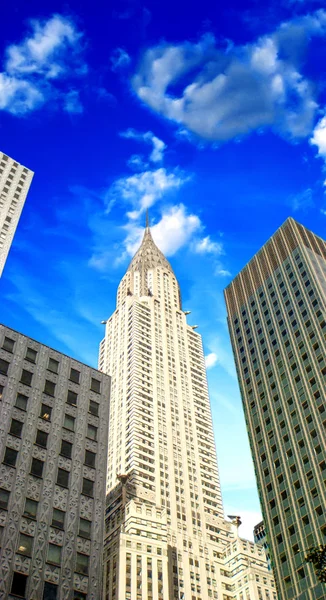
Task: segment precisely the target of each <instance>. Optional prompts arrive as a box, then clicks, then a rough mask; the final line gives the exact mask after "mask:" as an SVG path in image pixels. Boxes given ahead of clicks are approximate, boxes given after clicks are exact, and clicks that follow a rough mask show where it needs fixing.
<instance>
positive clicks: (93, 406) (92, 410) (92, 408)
mask: <svg viewBox="0 0 326 600" xmlns="http://www.w3.org/2000/svg"><path fill="white" fill-rule="evenodd" d="M98 409H99V404H98V403H97V402H94V400H90V401H89V409H88V410H89V412H90V413H91V415H94V417H98Z"/></svg>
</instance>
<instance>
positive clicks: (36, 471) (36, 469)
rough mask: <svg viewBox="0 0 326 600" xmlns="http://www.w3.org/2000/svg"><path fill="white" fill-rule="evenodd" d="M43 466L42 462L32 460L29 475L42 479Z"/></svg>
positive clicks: (36, 459)
mask: <svg viewBox="0 0 326 600" xmlns="http://www.w3.org/2000/svg"><path fill="white" fill-rule="evenodd" d="M43 465H44V462H43V461H42V460H39V459H38V458H33V459H32V466H31V475H35V477H42V474H43Z"/></svg>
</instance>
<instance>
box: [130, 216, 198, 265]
mask: <svg viewBox="0 0 326 600" xmlns="http://www.w3.org/2000/svg"><path fill="white" fill-rule="evenodd" d="M200 227H201V223H200V219H199V217H198V216H197V215H194V214H192V213H188V211H187V209H186V207H185V206H184V205H183V204H178V205H175V206H171V207H168V208H164V209H163V210H162V213H161V219H160V220H159V221H158V222H157V223H156V224H155V225H152V226H151V232H152V236H153V239H154V242H155V243H156V244H157V246H158V247H159V248H160V250H161V251H162V252H163V254H165V255H166V256H173V254H175V253H176V252H177V251H178V250H179V249H180V248H181V247H182V246H184V245H185V244H187V243H188V241H189V240H190V239H191V237H192V235H193V234H194V233H195V232H197V231H198V230H199V229H200ZM125 229H126V230H127V232H128V235H127V237H126V239H125V241H124V245H125V248H126V251H127V254H128V255H129V256H133V255H134V254H135V252H136V251H137V250H138V248H139V246H140V243H141V240H142V237H143V235H144V229H143V227H139V225H136V224H133V223H129V224H128V225H127V226H126V227H125Z"/></svg>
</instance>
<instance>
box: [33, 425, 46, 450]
mask: <svg viewBox="0 0 326 600" xmlns="http://www.w3.org/2000/svg"><path fill="white" fill-rule="evenodd" d="M47 441H48V434H47V433H46V431H41V430H40V429H38V430H37V432H36V440H35V444H37V445H38V446H42V448H46V445H47Z"/></svg>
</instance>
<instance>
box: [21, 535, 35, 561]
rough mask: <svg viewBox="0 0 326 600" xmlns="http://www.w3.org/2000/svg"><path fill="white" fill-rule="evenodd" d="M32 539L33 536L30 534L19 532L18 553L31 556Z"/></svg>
mask: <svg viewBox="0 0 326 600" xmlns="http://www.w3.org/2000/svg"><path fill="white" fill-rule="evenodd" d="M33 539H34V538H32V537H31V536H30V535H25V534H24V533H21V534H20V535H19V542H18V548H17V552H18V553H19V554H24V555H25V556H32V549H33Z"/></svg>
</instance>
